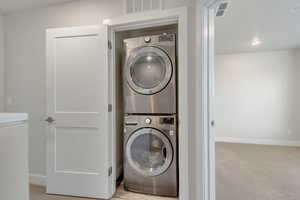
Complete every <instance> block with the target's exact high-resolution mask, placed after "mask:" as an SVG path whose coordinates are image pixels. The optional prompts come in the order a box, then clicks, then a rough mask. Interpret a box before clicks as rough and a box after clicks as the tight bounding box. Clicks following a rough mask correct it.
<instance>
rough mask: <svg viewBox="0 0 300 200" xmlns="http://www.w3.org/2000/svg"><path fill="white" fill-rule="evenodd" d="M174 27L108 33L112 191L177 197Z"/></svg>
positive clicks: (175, 53) (175, 25) (176, 104)
mask: <svg viewBox="0 0 300 200" xmlns="http://www.w3.org/2000/svg"><path fill="white" fill-rule="evenodd" d="M177 36H178V25H177V24H170V25H164V26H157V27H150V28H143V29H135V30H129V31H119V32H115V34H114V43H113V47H112V48H113V50H114V51H113V52H114V59H115V60H114V66H113V67H114V70H112V71H113V73H114V74H113V76H114V77H115V78H114V79H113V80H114V81H115V82H114V84H113V85H114V89H113V91H114V94H113V95H114V100H115V102H114V108H115V115H114V121H115V126H114V127H115V136H116V137H115V138H114V139H115V144H116V145H115V147H116V149H115V158H116V173H115V176H116V177H115V178H116V180H117V187H118V190H122V189H125V190H126V191H130V192H137V193H142V194H149V195H158V196H168V197H174V198H177V197H178V191H179V167H178V152H179V148H178V123H177V122H178V95H177V94H178V87H177V84H178V76H177V66H178V64H177V47H178V46H177Z"/></svg>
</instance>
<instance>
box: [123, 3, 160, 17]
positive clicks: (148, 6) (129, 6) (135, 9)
mask: <svg viewBox="0 0 300 200" xmlns="http://www.w3.org/2000/svg"><path fill="white" fill-rule="evenodd" d="M125 2H126V4H125V13H126V14H132V13H139V12H144V11H151V10H161V9H162V4H163V0H126V1H125Z"/></svg>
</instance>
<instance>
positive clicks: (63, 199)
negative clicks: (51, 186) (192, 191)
mask: <svg viewBox="0 0 300 200" xmlns="http://www.w3.org/2000/svg"><path fill="white" fill-rule="evenodd" d="M123 188H124V187H123V185H120V186H119V187H118V190H117V193H116V195H115V196H114V198H112V200H177V199H176V198H166V197H157V196H151V195H143V194H137V193H132V192H127V191H125V190H124V189H123ZM30 200H91V199H88V198H78V197H68V196H59V195H47V194H45V188H44V187H40V186H35V185H30Z"/></svg>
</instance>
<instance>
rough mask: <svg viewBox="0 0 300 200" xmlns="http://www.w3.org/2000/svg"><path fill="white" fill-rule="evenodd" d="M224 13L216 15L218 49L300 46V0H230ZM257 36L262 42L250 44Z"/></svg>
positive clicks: (245, 50)
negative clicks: (254, 45)
mask: <svg viewBox="0 0 300 200" xmlns="http://www.w3.org/2000/svg"><path fill="white" fill-rule="evenodd" d="M230 2H231V3H230V6H229V8H228V10H227V11H226V14H225V16H224V17H220V18H217V19H216V28H215V30H216V49H217V52H218V53H237V52H248V51H263V50H279V49H289V48H297V47H300V9H295V8H296V7H298V8H300V1H299V0H231V1H230ZM254 37H258V38H259V39H260V40H261V41H262V43H261V45H259V46H256V47H253V46H251V42H252V40H253V38H254Z"/></svg>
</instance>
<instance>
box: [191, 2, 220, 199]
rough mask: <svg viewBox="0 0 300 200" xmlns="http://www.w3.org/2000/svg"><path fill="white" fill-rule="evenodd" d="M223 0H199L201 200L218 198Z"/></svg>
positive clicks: (198, 63)
mask: <svg viewBox="0 0 300 200" xmlns="http://www.w3.org/2000/svg"><path fill="white" fill-rule="evenodd" d="M222 1H223V0H198V1H197V19H196V21H197V40H198V42H199V44H198V45H197V55H198V57H199V59H198V60H197V62H196V63H197V66H199V70H198V73H197V77H198V78H199V79H201V81H199V87H198V88H197V89H198V90H199V92H198V95H199V96H197V99H198V101H197V104H198V105H197V107H198V110H197V113H199V114H198V115H197V117H196V120H197V121H198V122H201V123H199V125H198V126H197V132H199V133H201V134H200V135H199V136H198V138H197V140H198V141H197V143H198V144H200V145H199V146H200V147H199V148H198V149H197V151H200V153H199V156H201V158H200V159H198V161H197V166H199V167H201V169H202V170H201V172H200V176H198V177H197V178H200V179H201V180H202V191H200V192H199V193H198V194H197V198H198V199H203V200H215V199H216V175H215V174H216V167H215V129H214V126H215V121H214V120H215V116H214V114H215V111H214V110H215V104H214V101H215V96H214V95H215V94H214V89H215V88H214V71H215V63H214V62H215V9H216V6H217V5H218V4H219V3H220V2H222Z"/></svg>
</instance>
